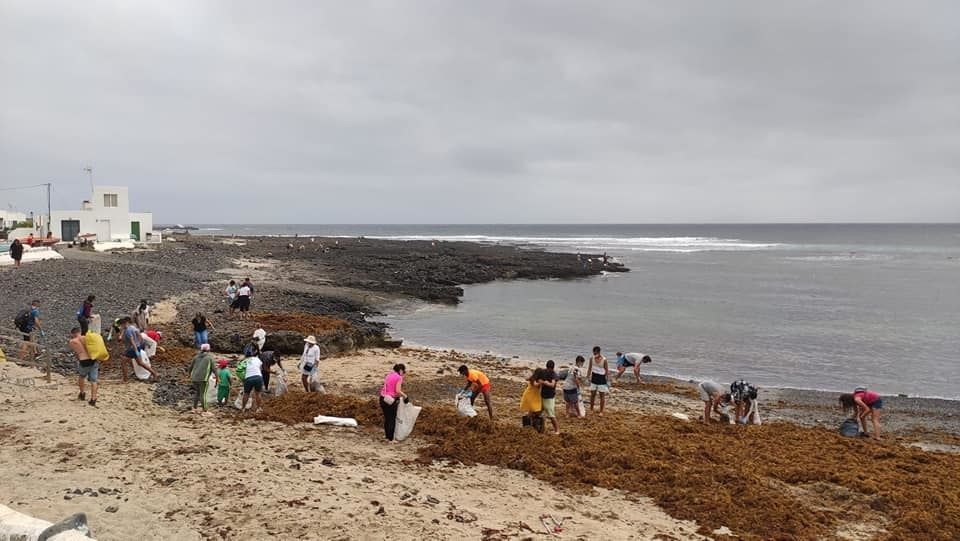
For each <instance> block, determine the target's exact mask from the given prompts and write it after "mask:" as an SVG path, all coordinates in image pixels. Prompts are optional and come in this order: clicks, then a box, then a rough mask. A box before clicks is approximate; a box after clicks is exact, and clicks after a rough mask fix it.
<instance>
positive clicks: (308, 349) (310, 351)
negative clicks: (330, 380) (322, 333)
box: [300, 335, 320, 393]
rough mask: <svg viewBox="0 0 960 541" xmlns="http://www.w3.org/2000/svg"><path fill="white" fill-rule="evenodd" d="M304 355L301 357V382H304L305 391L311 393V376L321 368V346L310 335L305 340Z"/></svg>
mask: <svg viewBox="0 0 960 541" xmlns="http://www.w3.org/2000/svg"><path fill="white" fill-rule="evenodd" d="M303 342H304V344H303V355H301V356H300V381H301V382H303V390H304V391H306V392H308V393H309V392H311V389H310V376H312V375H314V374H315V373H316V372H317V371H318V370H319V368H320V346H318V345H317V338H316V337H315V336H313V335H310V336H308V337H306V338H304V339H303Z"/></svg>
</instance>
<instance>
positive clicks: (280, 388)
mask: <svg viewBox="0 0 960 541" xmlns="http://www.w3.org/2000/svg"><path fill="white" fill-rule="evenodd" d="M286 392H287V378H286V376H284V375H283V372H282V371H281V372H280V373H279V374H277V385H276V388H275V389H274V391H273V395H274V396H280V395H282V394H284V393H286Z"/></svg>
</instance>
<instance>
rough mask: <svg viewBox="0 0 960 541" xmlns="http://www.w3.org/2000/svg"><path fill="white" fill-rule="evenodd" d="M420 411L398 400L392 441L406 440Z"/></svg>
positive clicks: (416, 407) (419, 408)
mask: <svg viewBox="0 0 960 541" xmlns="http://www.w3.org/2000/svg"><path fill="white" fill-rule="evenodd" d="M421 409H423V408H421V407H420V406H414V405H413V404H411V403H409V402H406V401H405V400H403V399H400V404H399V405H398V406H397V427H396V429H395V430H394V431H393V439H394V440H396V441H403V440H405V439H407V436H409V435H410V433H411V432H413V425H415V424H416V423H417V416H418V415H420V410H421ZM474 414H476V412H474Z"/></svg>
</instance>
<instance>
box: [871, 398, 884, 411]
mask: <svg viewBox="0 0 960 541" xmlns="http://www.w3.org/2000/svg"><path fill="white" fill-rule="evenodd" d="M870 409H875V410H882V409H883V399H882V398H878V399H877V401H876V402H874V403H873V404H870Z"/></svg>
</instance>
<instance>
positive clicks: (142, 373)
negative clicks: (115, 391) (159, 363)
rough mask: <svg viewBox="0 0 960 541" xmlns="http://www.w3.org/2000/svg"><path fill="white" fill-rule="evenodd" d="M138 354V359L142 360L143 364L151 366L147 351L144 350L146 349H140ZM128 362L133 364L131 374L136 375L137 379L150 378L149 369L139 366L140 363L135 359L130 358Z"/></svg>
mask: <svg viewBox="0 0 960 541" xmlns="http://www.w3.org/2000/svg"><path fill="white" fill-rule="evenodd" d="M139 355H140V360H141V361H143V363H144V364H146V365H147V366H151V365H150V356H149V355H147V352H146V351H143V350H140V353H139ZM130 362H131V363H132V364H133V375H134V376H136V378H137V379H139V380H148V379H150V371H149V370H147V369H146V368H144V367H142V366H140V363H138V362H137V361H135V360H133V359H130Z"/></svg>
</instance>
